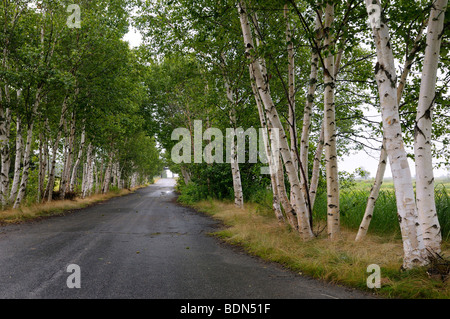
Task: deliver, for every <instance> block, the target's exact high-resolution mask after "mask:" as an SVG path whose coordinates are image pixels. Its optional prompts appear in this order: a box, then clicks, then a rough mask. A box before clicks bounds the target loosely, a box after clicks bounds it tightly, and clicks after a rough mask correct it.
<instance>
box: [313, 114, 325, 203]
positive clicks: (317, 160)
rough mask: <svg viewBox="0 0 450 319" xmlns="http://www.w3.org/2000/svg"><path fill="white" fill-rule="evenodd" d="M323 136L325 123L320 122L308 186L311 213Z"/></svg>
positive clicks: (318, 173) (317, 179)
mask: <svg viewBox="0 0 450 319" xmlns="http://www.w3.org/2000/svg"><path fill="white" fill-rule="evenodd" d="M324 134H325V121H323V122H322V125H321V129H320V136H319V141H318V142H317V148H316V152H315V154H314V164H313V169H312V174H311V184H310V185H309V200H310V205H311V211H313V209H314V203H315V201H316V195H317V186H318V185H319V176H320V162H321V159H322V154H323V147H324Z"/></svg>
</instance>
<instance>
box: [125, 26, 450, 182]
mask: <svg viewBox="0 0 450 319" xmlns="http://www.w3.org/2000/svg"><path fill="white" fill-rule="evenodd" d="M123 39H124V40H125V41H128V43H129V45H130V47H131V48H134V47H137V46H139V45H140V44H141V43H142V36H141V34H140V33H139V32H138V31H136V30H135V29H133V28H130V31H129V32H128V33H127V34H126V35H125V36H124V38H123ZM366 113H367V114H365V115H371V116H372V115H376V114H377V112H376V111H375V110H372V111H368V112H366ZM380 119H381V117H380ZM372 120H374V119H373V118H372ZM368 153H369V154H370V155H371V156H369V155H367V154H366V152H364V151H361V152H357V153H352V154H350V156H344V157H342V158H340V160H339V163H338V167H339V170H340V171H347V172H350V173H351V172H353V171H354V170H355V169H356V168H358V167H363V168H364V169H366V170H367V171H369V172H370V177H375V174H376V172H377V167H378V158H379V153H378V152H376V151H372V150H368ZM408 162H409V166H410V169H411V174H412V176H415V167H414V162H413V161H412V160H410V159H408ZM448 174H449V172H448V171H447V170H446V169H435V170H434V176H435V177H445V176H447V175H448ZM385 177H387V178H389V177H392V174H391V169H390V167H389V163H388V165H387V167H386V173H385Z"/></svg>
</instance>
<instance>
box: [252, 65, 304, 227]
mask: <svg viewBox="0 0 450 319" xmlns="http://www.w3.org/2000/svg"><path fill="white" fill-rule="evenodd" d="M250 76H251V78H252V80H251V84H252V90H253V94H254V96H255V100H256V106H257V108H258V114H259V121H260V123H261V128H262V138H263V144H264V150H265V153H266V157H267V162H268V165H269V173H270V183H271V186H272V195H273V199H272V208H273V211H274V213H275V216H276V218H277V219H278V221H279V222H281V221H283V219H284V218H283V212H282V211H281V207H280V189H279V188H278V185H277V172H276V165H275V163H274V154H273V152H272V150H271V148H270V144H269V138H268V132H267V128H268V127H267V122H266V117H265V115H264V110H263V106H262V102H261V99H260V97H259V94H258V89H257V88H256V84H255V81H254V80H253V78H254V76H253V73H252V71H251V68H250ZM269 132H270V127H269ZM278 161H279V159H278ZM278 166H280V165H279V164H278ZM283 186H284V184H283ZM285 192H286V190H285ZM286 198H287V196H286ZM288 202H289V201H288ZM289 206H290V204H289ZM285 211H286V215H287V214H288V213H290V211H289V212H288V211H287V210H286V209H285ZM288 220H289V221H290V219H288ZM291 226H292V227H295V228H297V227H296V226H295V223H292V225H291Z"/></svg>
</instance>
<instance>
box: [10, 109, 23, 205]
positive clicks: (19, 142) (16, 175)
mask: <svg viewBox="0 0 450 319" xmlns="http://www.w3.org/2000/svg"><path fill="white" fill-rule="evenodd" d="M22 152H23V137H22V122H21V119H20V117H19V116H17V119H16V156H15V161H14V177H13V182H12V185H11V190H10V195H9V199H8V202H9V203H10V204H12V203H14V201H15V200H16V196H17V190H18V189H19V182H20V163H21V161H22V155H23V154H22Z"/></svg>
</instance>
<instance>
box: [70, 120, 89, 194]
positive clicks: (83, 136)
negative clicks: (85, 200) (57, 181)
mask: <svg viewBox="0 0 450 319" xmlns="http://www.w3.org/2000/svg"><path fill="white" fill-rule="evenodd" d="M85 141H86V128H85V126H84V125H83V131H82V132H81V139H80V149H79V150H78V155H77V160H76V161H75V164H73V168H72V174H71V177H70V184H69V185H70V186H69V191H71V192H74V191H75V183H76V180H77V170H78V165H80V162H81V157H82V156H83V150H84V143H85Z"/></svg>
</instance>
